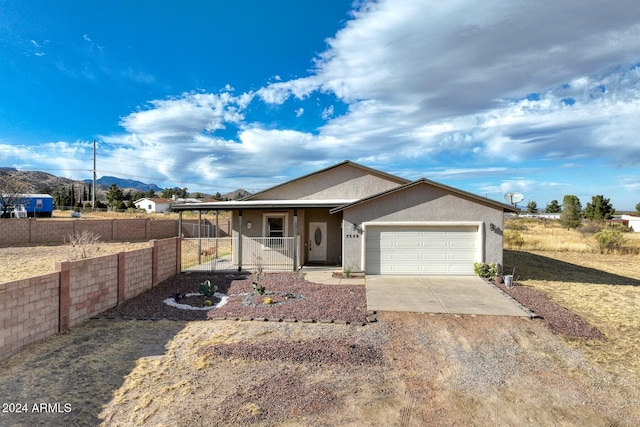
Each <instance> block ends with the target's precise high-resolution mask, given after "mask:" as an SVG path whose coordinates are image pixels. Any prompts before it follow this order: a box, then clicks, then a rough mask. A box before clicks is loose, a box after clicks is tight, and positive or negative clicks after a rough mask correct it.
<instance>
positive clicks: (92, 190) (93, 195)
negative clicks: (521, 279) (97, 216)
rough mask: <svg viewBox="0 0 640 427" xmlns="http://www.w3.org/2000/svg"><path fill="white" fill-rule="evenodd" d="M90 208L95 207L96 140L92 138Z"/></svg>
mask: <svg viewBox="0 0 640 427" xmlns="http://www.w3.org/2000/svg"><path fill="white" fill-rule="evenodd" d="M91 208H92V209H93V210H95V209H96V140H95V139H94V140H93V188H92V189H91Z"/></svg>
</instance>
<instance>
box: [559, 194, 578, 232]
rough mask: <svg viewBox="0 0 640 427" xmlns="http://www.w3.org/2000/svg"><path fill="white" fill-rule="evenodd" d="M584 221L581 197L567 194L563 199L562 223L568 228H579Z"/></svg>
mask: <svg viewBox="0 0 640 427" xmlns="http://www.w3.org/2000/svg"><path fill="white" fill-rule="evenodd" d="M581 223H582V204H581V203H580V199H579V198H577V197H576V196H573V195H566V196H564V199H563V201H562V212H561V213H560V224H561V225H562V226H563V227H564V228H566V229H570V228H578V227H579V226H580V224H581Z"/></svg>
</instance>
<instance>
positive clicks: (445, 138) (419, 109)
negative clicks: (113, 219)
mask: <svg viewBox="0 0 640 427" xmlns="http://www.w3.org/2000/svg"><path fill="white" fill-rule="evenodd" d="M358 7H359V8H358V9H357V10H356V11H355V12H354V14H353V17H354V18H353V19H352V20H351V21H349V22H347V23H346V26H345V27H344V28H343V29H342V30H340V31H338V32H337V33H336V34H335V35H334V36H333V37H331V38H330V39H328V40H327V50H326V51H325V52H323V53H321V54H320V55H318V57H317V58H315V68H314V69H313V70H312V71H311V73H310V74H309V75H308V76H305V77H302V78H298V79H293V80H289V81H285V80H283V79H282V78H281V77H280V75H275V76H274V77H273V78H272V83H269V84H267V85H266V86H265V87H262V88H260V89H258V90H256V91H255V92H247V93H242V94H239V95H237V96H233V95H231V94H230V93H229V92H232V91H233V90H234V88H233V87H232V86H231V85H230V84H227V85H226V86H224V90H223V91H221V93H219V94H209V93H198V94H193V93H190V94H183V95H181V96H179V97H176V98H174V99H167V100H155V101H151V102H150V105H149V107H148V108H146V109H143V110H140V111H137V112H134V113H131V114H130V115H128V116H127V117H125V118H123V119H122V121H121V125H122V126H123V128H124V129H125V131H126V132H127V135H126V136H114V137H112V138H111V139H110V140H109V141H110V142H111V143H114V144H118V145H120V146H123V147H126V149H132V148H134V147H139V146H144V147H153V154H150V155H149V157H148V159H147V160H149V161H151V160H155V161H156V163H157V164H158V169H159V170H161V171H162V173H163V174H165V175H166V176H168V177H169V176H172V175H181V174H183V173H184V170H185V166H188V168H187V169H188V170H189V173H191V170H193V171H194V172H193V174H194V176H195V175H196V174H195V171H197V173H198V174H200V175H201V176H205V177H207V178H211V179H218V178H222V177H229V176H233V177H234V178H237V179H238V180H242V179H246V180H247V182H249V181H251V180H254V181H257V182H261V183H262V184H263V187H264V186H266V185H267V181H266V180H258V179H257V177H258V176H260V177H267V176H268V177H276V176H282V175H287V176H289V177H291V176H295V171H296V170H298V169H299V168H300V167H301V166H300V165H301V164H303V163H304V164H306V165H307V167H315V166H317V165H318V162H321V163H322V162H324V163H329V164H330V163H335V162H337V161H340V160H344V159H345V158H350V159H353V160H356V161H363V160H364V161H366V162H370V163H369V164H371V165H372V166H380V167H381V168H382V169H384V170H389V167H388V166H389V165H397V164H402V163H403V162H409V163H410V166H409V168H415V169H416V171H417V170H419V169H420V168H421V169H422V170H423V171H425V173H423V174H420V175H428V174H427V172H428V171H429V170H430V167H433V166H443V165H441V164H439V163H438V162H439V161H440V160H439V159H440V156H443V155H446V156H445V157H443V158H446V159H447V162H449V163H451V164H447V165H444V168H443V169H436V170H435V173H434V176H436V177H438V176H439V177H441V178H443V179H447V180H448V179H462V178H463V176H464V175H465V173H466V174H467V176H486V177H488V178H487V181H488V180H489V178H491V179H494V182H493V184H490V183H488V182H481V183H477V187H476V188H477V189H480V188H484V189H489V188H491V189H493V190H495V191H496V192H502V191H505V190H507V187H508V188H515V189H517V190H518V191H523V192H525V191H526V192H527V193H531V192H535V191H539V189H540V188H543V189H549V190H550V191H551V189H554V191H559V190H558V188H565V187H563V186H565V185H567V184H566V182H564V181H562V180H557V181H556V180H553V181H551V180H545V179H539V178H536V177H533V176H532V174H535V173H537V172H536V169H538V168H544V166H541V165H540V163H541V162H542V163H546V164H548V165H551V164H553V165H554V166H553V167H555V168H557V169H563V168H564V169H569V168H568V167H569V166H572V165H574V166H575V165H579V164H581V162H583V161H584V160H585V159H588V158H596V159H601V160H603V161H608V162H610V163H616V164H623V165H627V166H628V165H635V166H637V165H638V164H640V121H638V120H637V117H639V116H640V90H639V89H638V88H639V87H640V67H635V68H632V65H633V64H637V63H638V62H639V61H640V54H639V53H638V52H639V47H640V23H639V20H638V16H640V3H637V2H595V1H588V2H587V3H581V4H580V5H579V8H580V12H579V13H576V7H577V5H576V4H573V3H570V2H556V1H551V0H541V1H538V2H504V1H502V0H488V1H485V2H477V1H472V0H458V1H451V2H434V1H425V2H416V1H415V0H393V1H391V0H380V1H378V2H364V3H360V4H359V6H358ZM542 23H544V24H542ZM87 39H88V36H87ZM87 41H91V40H90V39H89V40H87ZM285 71H286V70H285ZM314 93H321V94H324V95H329V97H330V98H331V101H330V102H331V103H330V104H328V105H326V106H321V107H323V110H322V113H321V116H322V118H324V119H325V120H328V121H327V123H326V124H324V125H323V126H321V127H320V128H318V129H311V130H309V131H308V132H302V131H299V130H293V125H292V126H291V127H288V126H287V125H286V124H284V125H281V124H279V125H278V128H277V129H273V128H272V126H271V124H269V123H261V122H260V121H259V120H260V117H259V115H257V114H254V115H252V116H251V117H252V118H251V120H252V121H247V114H248V113H247V108H248V106H249V104H250V103H252V102H255V103H256V104H254V105H252V112H255V111H257V110H258V109H259V108H261V107H262V108H265V106H264V105H257V104H258V103H259V102H261V103H264V104H268V105H266V108H267V109H269V108H275V107H277V106H279V105H282V104H284V103H285V102H287V101H291V100H293V101H295V102H296V103H298V102H300V103H301V105H302V106H301V105H298V104H296V105H295V109H294V110H293V111H294V112H295V115H296V117H300V116H301V115H302V114H303V113H304V112H305V111H306V112H308V111H310V110H308V109H307V110H305V106H306V104H304V103H303V102H304V101H305V100H307V101H308V100H309V99H310V98H311V97H312V95H313V94H314ZM527 95H530V96H527ZM341 103H342V104H341ZM334 105H336V106H338V105H340V106H344V107H345V109H346V111H342V110H338V108H335V107H334ZM288 111H291V110H288ZM336 111H340V113H338V114H336ZM231 125H233V126H235V127H237V128H238V129H239V132H238V133H237V137H235V140H228V139H225V138H222V137H221V136H219V134H218V133H217V131H219V130H222V129H224V128H225V127H227V126H231ZM176 147H180V148H179V149H178V150H176ZM416 165H419V166H416ZM478 165H483V166H482V167H479V166H478ZM549 167H552V166H549ZM573 169H577V168H573ZM431 170H433V169H431ZM283 171H286V174H285V173H283ZM465 171H466V172H465ZM515 171H520V172H522V173H523V176H522V179H519V180H518V179H515V177H514V174H515V173H517V172H515ZM304 172H308V170H305V171H304ZM502 173H504V174H505V176H504V177H500V178H499V182H496V181H495V179H496V177H498V176H499V175H500V174H502ZM193 179H196V178H193ZM567 182H568V178H567ZM639 196H640V195H639Z"/></svg>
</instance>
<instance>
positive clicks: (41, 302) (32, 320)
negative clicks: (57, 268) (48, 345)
mask: <svg viewBox="0 0 640 427" xmlns="http://www.w3.org/2000/svg"><path fill="white" fill-rule="evenodd" d="M59 284H60V282H59V275H58V273H49V274H45V275H42V276H37V277H31V278H29V279H25V280H18V281H15V282H9V283H0V358H1V357H4V356H6V355H9V354H13V353H15V352H17V351H18V350H20V349H22V348H24V347H26V346H28V345H30V344H34V343H37V342H40V341H43V340H45V339H47V338H48V337H50V336H52V335H54V334H56V333H57V332H58V303H59Z"/></svg>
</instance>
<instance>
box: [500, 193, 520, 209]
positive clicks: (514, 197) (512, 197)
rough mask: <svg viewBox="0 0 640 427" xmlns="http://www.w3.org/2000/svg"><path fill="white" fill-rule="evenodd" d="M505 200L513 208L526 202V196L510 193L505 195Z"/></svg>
mask: <svg viewBox="0 0 640 427" xmlns="http://www.w3.org/2000/svg"><path fill="white" fill-rule="evenodd" d="M504 199H505V200H506V201H507V202H509V203H511V204H512V205H513V206H515V205H517V204H518V203H520V202H521V201H523V200H524V194H522V193H514V192H509V193H506V194H505V195H504Z"/></svg>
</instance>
